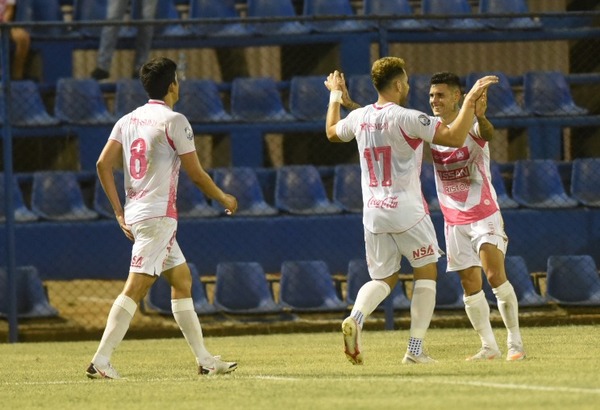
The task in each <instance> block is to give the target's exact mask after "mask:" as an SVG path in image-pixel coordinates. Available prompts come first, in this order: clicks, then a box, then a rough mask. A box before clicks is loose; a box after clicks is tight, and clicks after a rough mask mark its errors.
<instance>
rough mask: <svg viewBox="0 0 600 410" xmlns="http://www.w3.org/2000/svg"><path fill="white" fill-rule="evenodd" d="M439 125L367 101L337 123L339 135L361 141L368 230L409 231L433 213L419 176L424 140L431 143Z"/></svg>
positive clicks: (414, 113) (416, 113) (413, 113)
mask: <svg viewBox="0 0 600 410" xmlns="http://www.w3.org/2000/svg"><path fill="white" fill-rule="evenodd" d="M439 124H440V122H439V120H438V119H437V118H431V117H429V116H428V115H425V114H423V113H422V112H420V111H416V110H410V109H407V108H403V107H400V106H399V105H396V104H393V103H388V104H386V105H384V106H377V105H376V104H372V105H368V106H366V107H363V108H360V109H358V110H354V111H352V112H351V113H350V114H349V115H348V116H347V117H346V118H345V119H343V120H341V121H340V122H338V124H337V126H336V134H337V135H338V137H339V138H340V139H341V140H343V141H350V140H352V139H353V138H356V142H357V144H358V152H359V156H360V168H361V187H362V195H363V203H364V207H363V223H364V226H365V229H367V230H369V231H370V232H373V233H384V232H387V233H390V232H395V233H398V232H404V231H406V230H408V229H410V228H411V227H412V226H414V225H415V224H416V223H417V222H419V221H420V220H421V219H423V217H424V216H425V215H426V214H428V213H429V210H428V209H427V204H426V203H425V200H424V199H423V194H422V192H421V180H420V177H419V175H420V174H421V162H422V159H423V141H426V142H431V140H432V139H433V136H434V134H435V131H436V129H437V127H438V125H439Z"/></svg>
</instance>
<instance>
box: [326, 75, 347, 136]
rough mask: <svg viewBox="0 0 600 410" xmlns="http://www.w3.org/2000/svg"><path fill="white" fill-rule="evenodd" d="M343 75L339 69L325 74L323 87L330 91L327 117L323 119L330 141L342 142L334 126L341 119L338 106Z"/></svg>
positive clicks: (340, 98)
mask: <svg viewBox="0 0 600 410" xmlns="http://www.w3.org/2000/svg"><path fill="white" fill-rule="evenodd" d="M343 83H344V80H343V77H342V75H341V74H340V72H339V71H337V70H335V71H334V72H333V73H331V74H329V75H328V76H327V79H326V80H325V87H327V89H328V90H329V91H330V93H331V94H330V98H329V105H328V107H327V117H326V119H325V133H326V134H327V139H329V141H330V142H344V141H342V140H341V139H340V138H339V137H338V136H337V134H336V131H335V126H336V124H337V123H338V122H339V121H340V119H341V113H340V107H341V102H342V94H343V92H342V84H343Z"/></svg>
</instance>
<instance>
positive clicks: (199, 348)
mask: <svg viewBox="0 0 600 410" xmlns="http://www.w3.org/2000/svg"><path fill="white" fill-rule="evenodd" d="M171 309H172V310H173V316H174V317H175V321H176V322H177V324H178V325H179V328H180V329H181V332H182V333H183V336H184V337H185V340H186V341H187V342H188V345H190V348H191V349H192V352H193V353H194V355H195V356H196V362H197V363H198V365H212V363H213V361H214V359H213V356H212V355H211V354H210V353H209V352H208V350H206V348H205V347H204V338H203V336H202V327H201V326H200V320H199V319H198V314H197V313H196V311H195V310H194V301H193V300H192V298H185V299H171Z"/></svg>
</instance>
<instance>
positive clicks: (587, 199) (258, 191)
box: [0, 158, 600, 222]
mask: <svg viewBox="0 0 600 410" xmlns="http://www.w3.org/2000/svg"><path fill="white" fill-rule="evenodd" d="M567 165H569V167H570V177H569V178H570V189H567V188H565V185H564V184H563V177H562V176H561V172H560V170H559V166H558V164H557V163H556V162H555V161H552V160H519V161H516V162H515V163H514V169H513V172H512V186H511V188H512V189H511V190H510V191H511V195H509V194H508V191H507V189H506V186H505V181H504V177H503V175H502V173H501V170H500V166H499V165H498V164H497V163H492V164H491V168H492V183H493V185H494V188H495V189H496V192H497V194H498V202H499V204H500V207H501V208H502V209H511V208H518V207H520V206H521V207H524V208H535V209H551V208H574V207H577V206H580V205H583V206H586V207H600V180H599V179H598V177H597V176H598V175H599V174H600V158H586V159H576V160H573V161H572V163H570V164H567ZM258 172H259V171H257V170H255V169H253V168H249V167H235V168H217V169H214V170H212V171H211V173H212V176H213V178H214V180H215V182H216V183H217V184H218V185H219V186H221V187H222V188H223V189H224V190H225V191H226V192H230V193H232V194H233V195H235V196H236V197H237V198H238V203H239V209H238V213H237V215H238V216H256V217H261V216H273V215H277V214H280V213H282V214H292V215H322V214H330V215H331V214H339V213H342V212H349V213H360V212H362V205H363V204H362V194H361V187H360V167H359V166H358V164H345V165H337V166H335V167H333V171H332V181H333V185H332V186H333V189H332V190H331V195H329V194H328V191H329V190H328V189H327V188H326V186H327V185H326V183H325V181H324V178H323V177H322V175H321V174H320V172H319V169H318V168H317V167H315V166H312V165H296V166H284V167H281V168H277V169H274V170H270V171H269V170H264V172H262V174H266V176H267V178H270V179H273V180H274V181H269V182H261V180H260V178H259V176H258ZM433 172H434V171H433V166H432V165H430V164H423V167H422V172H421V183H422V189H423V195H424V197H425V199H426V200H427V202H428V204H429V209H430V210H432V211H436V210H439V202H438V200H437V194H436V189H435V181H434V174H433ZM32 180H33V182H32V188H31V200H30V201H29V202H30V206H28V205H27V204H26V201H25V200H24V198H23V193H22V190H21V187H20V185H19V183H18V181H17V179H16V178H15V179H14V181H13V199H14V205H15V220H16V221H17V222H32V221H37V220H38V219H43V220H51V221H81V220H93V219H97V218H99V217H103V218H113V213H112V208H111V206H110V203H109V202H108V199H107V198H106V195H105V194H104V191H103V190H102V187H101V185H100V183H99V181H98V180H97V179H96V180H95V185H94V193H93V204H92V205H91V206H88V204H89V201H86V200H85V195H84V194H83V192H82V189H81V184H80V182H79V179H78V175H77V173H76V172H67V171H65V172H60V171H46V172H35V173H33V177H32ZM116 182H117V187H118V189H119V193H120V195H121V201H124V195H125V190H124V188H123V179H122V176H121V175H117V177H116ZM567 191H570V195H569V194H567ZM0 196H2V198H1V199H2V202H4V177H3V175H2V174H0ZM330 197H331V200H330V199H329V198H330ZM269 202H271V203H273V204H274V205H271V204H270V203H269ZM177 207H178V210H179V216H180V217H181V218H202V217H216V216H219V215H222V209H221V207H220V205H219V204H218V203H212V204H210V203H209V202H208V201H207V199H206V198H205V197H204V195H203V194H202V193H201V192H200V191H199V190H198V189H197V188H196V187H195V186H194V185H193V183H192V182H191V181H190V180H189V178H188V177H187V175H186V174H185V173H182V174H181V176H180V180H179V191H178V202H177ZM30 209H31V210H30ZM4 219H5V215H4V208H2V209H1V210H0V220H4Z"/></svg>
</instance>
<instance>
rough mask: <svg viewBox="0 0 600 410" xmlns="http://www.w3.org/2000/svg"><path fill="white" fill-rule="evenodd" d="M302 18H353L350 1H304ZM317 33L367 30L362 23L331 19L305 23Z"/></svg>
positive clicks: (366, 26) (353, 13)
mask: <svg viewBox="0 0 600 410" xmlns="http://www.w3.org/2000/svg"><path fill="white" fill-rule="evenodd" d="M302 14H303V15H304V16H318V17H325V16H354V15H355V12H354V9H353V8H352V4H351V3H350V0H304V9H303V12H302ZM305 24H306V25H308V26H309V27H310V28H311V29H312V30H314V31H317V32H347V31H362V30H367V29H369V26H368V24H367V23H366V22H364V21H355V20H350V19H340V18H332V19H331V20H327V21H309V22H307V23H305Z"/></svg>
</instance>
